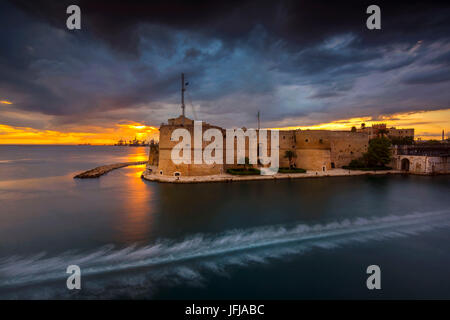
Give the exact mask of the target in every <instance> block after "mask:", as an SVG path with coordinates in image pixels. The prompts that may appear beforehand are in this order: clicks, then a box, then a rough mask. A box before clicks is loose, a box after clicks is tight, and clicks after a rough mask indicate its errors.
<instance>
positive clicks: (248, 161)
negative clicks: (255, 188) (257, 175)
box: [244, 157, 253, 171]
mask: <svg viewBox="0 0 450 320" xmlns="http://www.w3.org/2000/svg"><path fill="white" fill-rule="evenodd" d="M244 161H245V163H244V170H245V171H247V170H248V168H249V167H250V168H251V167H253V165H252V164H250V159H249V158H248V157H245V160H244Z"/></svg>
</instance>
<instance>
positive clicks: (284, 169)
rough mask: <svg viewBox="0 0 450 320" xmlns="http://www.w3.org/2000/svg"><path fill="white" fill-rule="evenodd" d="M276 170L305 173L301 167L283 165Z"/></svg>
mask: <svg viewBox="0 0 450 320" xmlns="http://www.w3.org/2000/svg"><path fill="white" fill-rule="evenodd" d="M278 172H279V173H306V170H305V169H302V168H287V167H283V168H279V169H278Z"/></svg>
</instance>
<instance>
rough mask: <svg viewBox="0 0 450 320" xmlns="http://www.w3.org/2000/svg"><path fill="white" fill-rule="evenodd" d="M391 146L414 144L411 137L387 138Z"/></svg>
mask: <svg viewBox="0 0 450 320" xmlns="http://www.w3.org/2000/svg"><path fill="white" fill-rule="evenodd" d="M389 139H391V143H392V144H393V145H397V146H399V145H411V144H414V138H413V137H389Z"/></svg>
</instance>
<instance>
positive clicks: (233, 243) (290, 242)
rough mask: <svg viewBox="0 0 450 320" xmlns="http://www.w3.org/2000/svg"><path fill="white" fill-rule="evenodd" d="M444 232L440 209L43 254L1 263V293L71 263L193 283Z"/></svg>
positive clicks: (97, 271)
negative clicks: (291, 258)
mask: <svg viewBox="0 0 450 320" xmlns="http://www.w3.org/2000/svg"><path fill="white" fill-rule="evenodd" d="M448 227H450V210H442V211H433V212H422V213H414V214H409V215H402V216H386V217H376V218H371V219H367V218H357V219H354V220H348V219H346V220H343V221H340V222H333V223H328V224H316V225H305V224H297V225H294V226H269V227H258V228H252V229H244V230H233V231H229V232H226V233H223V234H219V235H217V236H214V237H213V236H210V235H203V234H197V235H194V236H192V237H190V238H187V239H185V240H183V241H179V242H174V241H170V240H164V239H163V240H159V241H156V242H155V243H154V244H151V245H148V246H144V247H137V246H130V247H126V248H123V249H115V248H114V247H113V246H107V247H102V248H99V249H98V250H96V251H93V252H89V253H76V252H66V253H64V254H61V255H59V256H54V257H47V255H46V254H45V253H40V254H36V255H34V256H28V257H20V256H13V257H8V258H3V259H1V260H0V288H2V287H3V288H7V287H11V286H24V285H30V284H34V283H38V282H46V281H54V280H58V279H65V278H67V276H68V275H67V274H66V273H65V271H66V268H67V266H68V265H72V264H75V265H78V266H80V268H81V270H82V275H83V277H87V276H93V275H105V274H108V273H111V274H114V273H115V272H118V271H125V270H133V269H136V270H138V269H139V270H146V274H147V276H148V277H150V278H151V280H152V281H153V280H158V279H161V278H167V277H174V276H177V277H178V278H181V279H188V280H195V279H196V278H201V274H200V272H199V271H201V270H202V269H207V270H210V271H213V272H217V273H222V272H224V268H226V267H227V266H233V265H239V266H246V265H248V264H250V263H265V262H267V261H268V259H277V258H278V259H279V258H282V257H284V256H288V255H295V254H300V253H302V252H304V251H305V250H311V249H313V248H315V247H319V248H324V249H331V248H336V247H339V246H342V245H344V244H347V243H351V242H361V241H370V240H384V239H389V238H397V237H404V236H411V235H415V234H418V233H421V232H426V231H430V230H433V229H436V228H448ZM122 275H123V274H122ZM127 280H129V279H127Z"/></svg>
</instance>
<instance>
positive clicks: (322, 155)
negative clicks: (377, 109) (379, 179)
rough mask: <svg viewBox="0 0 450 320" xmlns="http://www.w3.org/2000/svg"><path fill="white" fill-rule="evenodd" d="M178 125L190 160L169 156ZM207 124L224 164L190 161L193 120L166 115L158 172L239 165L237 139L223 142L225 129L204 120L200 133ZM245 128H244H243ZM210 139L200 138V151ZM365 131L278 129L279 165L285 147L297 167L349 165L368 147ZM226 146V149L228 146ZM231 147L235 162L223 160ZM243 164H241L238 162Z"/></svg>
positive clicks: (194, 172)
mask: <svg viewBox="0 0 450 320" xmlns="http://www.w3.org/2000/svg"><path fill="white" fill-rule="evenodd" d="M177 128H185V129H187V130H188V131H189V132H190V134H191V142H190V146H191V160H192V161H191V163H192V164H179V165H176V164H174V163H173V161H172V159H171V152H172V149H173V147H174V146H175V145H177V144H178V141H171V135H172V132H173V131H174V130H175V129H177ZM209 128H216V129H219V130H221V131H222V134H223V147H224V150H223V163H224V164H223V165H222V164H211V165H208V164H193V162H194V161H193V159H194V122H193V121H192V120H190V119H188V118H183V117H182V116H180V117H178V118H175V119H169V121H168V124H163V125H161V128H160V138H159V165H158V172H157V174H162V175H171V176H173V175H175V173H179V174H180V175H182V176H184V175H187V176H204V175H215V174H222V173H224V172H226V169H227V168H232V167H239V165H237V160H238V158H237V151H238V150H237V143H236V140H235V143H234V146H232V147H231V146H228V147H227V146H226V131H225V130H224V129H222V128H220V127H217V126H212V125H210V124H208V123H203V125H202V134H203V132H204V131H206V130H207V129H209ZM243 129H244V131H245V128H243ZM245 142H246V143H245V146H244V148H245V156H246V157H249V143H248V138H245ZM209 144H210V142H206V141H203V143H202V151H203V150H204V148H205V147H206V146H207V145H209ZM368 144H369V139H368V135H367V134H365V133H357V132H350V131H328V130H280V131H279V145H280V148H279V165H280V167H288V166H289V159H287V158H285V153H286V151H288V150H291V151H293V152H294V153H295V154H296V158H295V159H294V162H295V165H296V167H297V168H304V169H307V170H316V171H324V170H329V169H332V168H340V167H342V166H345V165H348V164H349V163H350V161H351V160H353V159H357V158H359V157H361V156H362V154H363V153H364V152H366V151H367V147H368ZM227 148H228V149H227ZM229 148H233V149H234V153H235V154H234V164H225V163H226V155H227V153H228V152H230V151H231V149H229ZM268 150H270V131H269V132H268ZM268 154H270V152H269V151H268ZM240 167H242V165H240Z"/></svg>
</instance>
